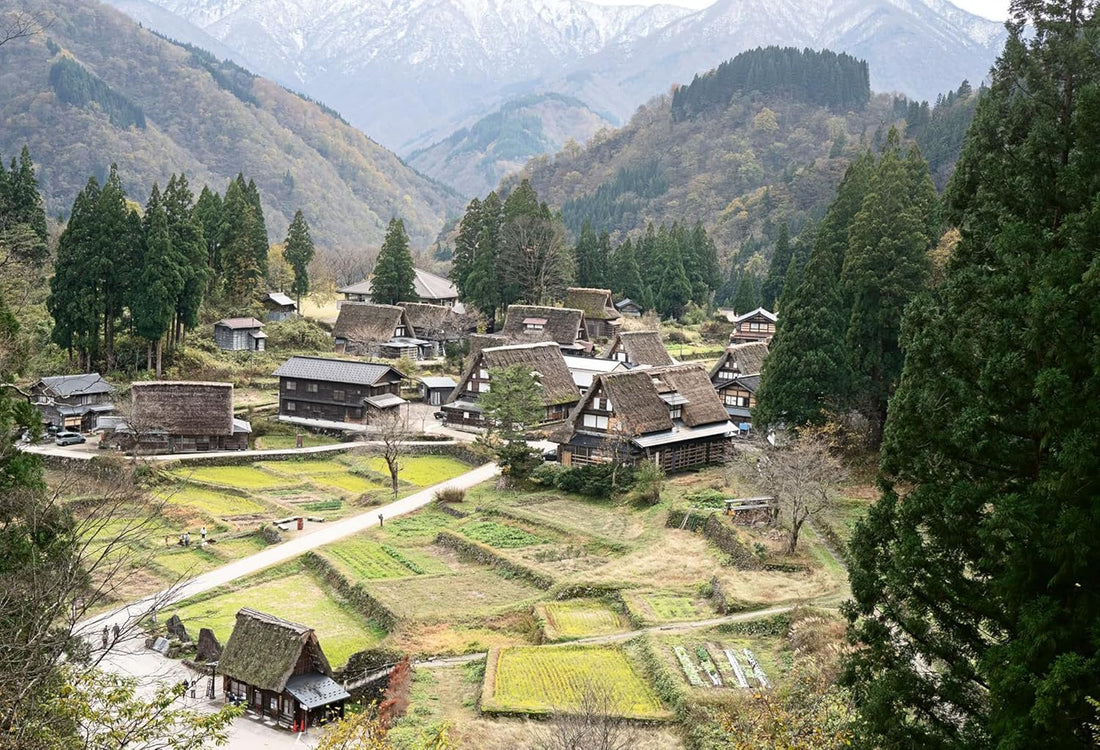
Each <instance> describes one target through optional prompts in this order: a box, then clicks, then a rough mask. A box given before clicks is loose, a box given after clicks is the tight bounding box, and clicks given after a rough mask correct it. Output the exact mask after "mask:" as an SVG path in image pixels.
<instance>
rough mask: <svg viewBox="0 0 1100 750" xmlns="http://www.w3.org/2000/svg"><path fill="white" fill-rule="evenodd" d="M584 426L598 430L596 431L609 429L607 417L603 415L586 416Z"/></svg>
mask: <svg viewBox="0 0 1100 750" xmlns="http://www.w3.org/2000/svg"><path fill="white" fill-rule="evenodd" d="M584 426H585V427H591V428H592V429H596V430H606V429H607V417H605V416H603V415H600V414H585V415H584Z"/></svg>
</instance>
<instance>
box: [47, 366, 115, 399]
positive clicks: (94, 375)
mask: <svg viewBox="0 0 1100 750" xmlns="http://www.w3.org/2000/svg"><path fill="white" fill-rule="evenodd" d="M39 382H40V383H42V385H44V386H45V387H46V388H49V389H50V390H51V391H53V392H54V393H56V394H57V395H58V396H59V397H60V398H68V397H69V396H78V395H84V394H92V393H113V392H114V390H115V389H114V386H112V385H111V384H110V383H108V382H107V381H106V380H104V379H103V376H101V375H100V374H99V373H98V372H86V373H84V374H83V375H50V376H48V377H45V378H42V379H41V380H40V381H39Z"/></svg>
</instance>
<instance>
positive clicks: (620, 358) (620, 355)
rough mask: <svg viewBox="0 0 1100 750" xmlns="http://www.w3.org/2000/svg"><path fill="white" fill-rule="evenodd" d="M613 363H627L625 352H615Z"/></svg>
mask: <svg viewBox="0 0 1100 750" xmlns="http://www.w3.org/2000/svg"><path fill="white" fill-rule="evenodd" d="M615 361H616V362H626V361H628V359H627V354H626V352H624V351H618V352H615Z"/></svg>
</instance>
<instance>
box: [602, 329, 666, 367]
mask: <svg viewBox="0 0 1100 750" xmlns="http://www.w3.org/2000/svg"><path fill="white" fill-rule="evenodd" d="M616 350H621V351H625V352H626V354H627V359H628V361H629V362H630V363H631V364H635V365H652V366H654V367H664V366H666V365H671V364H674V362H673V359H672V357H671V356H669V353H668V350H667V349H665V345H664V344H663V343H661V334H660V333H659V332H657V331H620V332H619V333H617V334H615V339H614V340H613V341H612V342H611V346H610V347H608V349H607V352H606V353H605V354H604V355H603V357H604V358H605V359H610V358H611V357H610V355H611V353H612V352H614V351H616Z"/></svg>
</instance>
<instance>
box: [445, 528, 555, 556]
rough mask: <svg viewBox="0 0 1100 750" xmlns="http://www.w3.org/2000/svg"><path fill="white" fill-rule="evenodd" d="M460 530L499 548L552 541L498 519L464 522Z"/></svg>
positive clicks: (513, 547) (474, 538)
mask: <svg viewBox="0 0 1100 750" xmlns="http://www.w3.org/2000/svg"><path fill="white" fill-rule="evenodd" d="M459 531H461V532H462V534H463V535H464V536H468V537H469V538H470V539H473V540H475V541H478V542H481V543H483V544H488V545H489V546H490V547H496V548H498V549H518V548H520V547H532V546H534V545H536V544H545V543H546V542H549V541H550V539H549V538H547V537H543V536H538V535H536V534H532V533H531V532H529V531H526V530H524V529H521V528H520V527H518V526H513V525H511V524H505V523H497V522H496V521H471V522H469V523H465V524H463V525H462V526H461V528H460V529H459Z"/></svg>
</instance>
